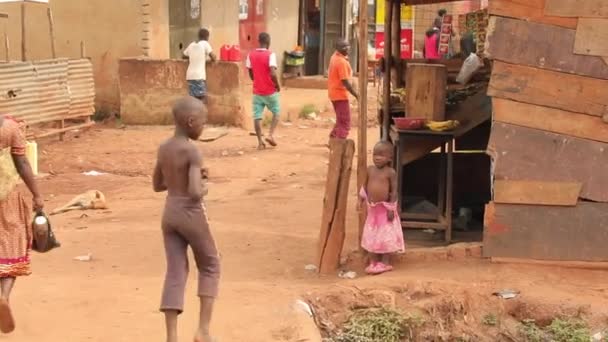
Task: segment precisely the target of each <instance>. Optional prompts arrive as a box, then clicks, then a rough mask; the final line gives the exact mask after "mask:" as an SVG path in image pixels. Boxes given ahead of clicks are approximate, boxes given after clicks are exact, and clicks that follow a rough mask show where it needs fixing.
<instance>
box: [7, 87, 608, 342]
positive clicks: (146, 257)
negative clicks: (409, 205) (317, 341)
mask: <svg viewBox="0 0 608 342" xmlns="http://www.w3.org/2000/svg"><path fill="white" fill-rule="evenodd" d="M301 94H302V93H301V92H300V91H299V90H297V91H296V90H287V91H286V92H285V95H284V100H283V101H284V102H286V103H288V104H289V105H290V106H291V108H290V109H288V110H296V109H297V108H298V106H299V105H301V104H303V102H301V100H298V99H299V98H300V97H301ZM314 94H315V93H312V92H311V93H308V95H307V96H309V97H315V96H319V97H321V98H323V96H324V92H322V91H319V92H317V93H316V94H317V95H314ZM314 124H315V125H313V124H311V122H301V123H294V124H293V125H291V126H281V127H280V130H279V133H278V134H279V142H280V144H281V145H280V146H279V147H278V148H277V149H275V150H268V151H263V152H258V151H256V150H255V149H254V147H255V139H254V138H253V137H250V136H249V134H248V132H247V131H244V130H238V129H231V130H230V134H229V135H228V136H226V137H224V138H221V139H220V140H218V141H216V142H211V143H199V146H200V148H201V151H202V152H203V153H204V156H205V160H206V163H207V165H208V166H209V168H210V172H211V177H210V182H211V185H210V195H209V197H208V199H207V203H208V209H209V215H210V219H211V221H210V224H211V228H212V230H213V233H214V234H215V237H216V240H217V243H218V245H219V248H220V252H221V255H222V268H223V269H222V272H223V273H222V282H221V297H220V298H219V300H218V302H217V310H216V314H215V318H214V321H213V333H214V334H215V335H216V336H217V337H218V338H219V340H220V341H222V342H224V341H230V342H232V341H234V342H241V341H247V342H257V341H259V342H268V341H297V340H298V339H299V338H300V337H299V336H298V334H297V327H296V326H294V324H296V323H295V321H294V320H293V319H292V315H291V314H290V312H291V311H290V306H291V303H293V301H294V300H295V299H297V298H302V297H303V296H311V295H312V293H316V294H318V293H325V292H327V291H330V292H331V291H335V290H336V289H342V290H344V287H345V286H346V287H352V286H357V287H359V288H373V287H396V286H397V287H399V286H417V285H416V284H425V283H430V284H432V286H433V287H434V288H441V289H442V290H441V291H442V293H446V294H450V295H451V296H462V293H463V288H466V289H468V291H472V292H474V293H476V294H477V295H480V296H488V297H489V296H491V292H492V291H494V290H498V289H502V288H516V289H518V290H520V291H521V292H522V298H531V299H532V298H533V299H534V301H535V302H542V303H546V304H547V305H562V304H563V305H568V306H580V307H586V308H588V310H591V311H592V312H594V313H596V314H598V315H599V314H606V310H608V289H607V288H608V286H607V283H608V280H607V279H608V272H603V271H583V270H566V269H557V268H541V267H526V266H509V265H494V264H490V263H489V262H486V261H483V260H463V261H435V262H428V261H412V262H405V263H402V264H400V265H398V267H397V270H396V271H395V272H393V273H392V274H388V275H385V276H380V277H375V278H369V277H360V278H358V279H355V280H342V279H339V278H337V277H322V278H320V277H318V276H317V275H315V274H312V273H309V272H307V271H305V270H304V266H305V265H307V264H310V263H313V261H314V256H315V254H316V250H315V248H316V242H317V241H316V240H317V235H318V230H319V228H320V222H321V207H322V197H323V188H324V178H325V172H326V167H327V166H326V161H327V156H328V152H327V149H326V148H325V147H324V144H325V143H326V142H327V134H328V130H329V128H328V125H329V123H327V122H326V123H323V122H322V121H321V122H314ZM301 125H306V126H308V128H299V126H301ZM313 126H321V127H313ZM376 131H377V130H375V129H370V131H369V132H370V136H371V137H370V140H371V141H373V140H374V137H376V136H377V133H375V132H376ZM372 132H374V133H372ZM170 134H171V129H170V128H167V127H147V128H140V127H131V128H127V129H114V128H94V129H92V130H89V131H87V132H82V133H78V134H77V135H74V134H70V135H69V136H68V137H66V141H64V142H61V143H60V142H49V143H46V144H43V145H42V146H41V147H40V148H39V149H40V158H41V161H40V169H41V171H42V172H52V173H53V175H52V176H49V177H47V178H44V179H43V180H41V187H42V189H43V191H44V194H45V198H46V199H47V200H48V201H47V206H48V209H53V208H55V207H56V206H58V205H60V204H63V203H64V202H65V201H67V200H69V199H70V198H71V197H72V196H74V195H77V194H79V193H82V192H85V191H87V190H92V189H97V190H101V191H102V192H104V194H105V195H106V198H107V200H108V204H109V207H110V209H109V210H104V211H87V212H72V213H67V214H63V215H58V216H55V217H52V223H53V224H54V228H55V230H56V234H57V236H58V238H59V239H60V240H61V242H62V244H63V246H62V247H61V248H60V249H57V250H54V251H52V252H51V253H49V254H46V255H40V254H35V255H34V256H33V268H34V273H33V275H32V276H30V277H27V278H22V279H19V280H18V282H17V285H16V289H15V292H14V297H13V299H12V303H13V306H14V314H15V316H16V320H17V330H16V332H15V333H14V334H12V335H10V336H0V341H19V342H29V341H44V342H65V341H75V342H81V341H82V342H84V341H99V342H102V341H103V342H107V341H112V342H121V341H125V342H126V341H128V342H139V341H142V342H144V341H161V340H163V334H164V330H163V328H164V325H163V318H162V315H161V314H159V312H158V310H157V308H158V302H159V298H160V290H161V286H162V279H163V274H164V268H165V261H164V254H163V248H162V242H161V235H160V229H159V220H160V215H161V210H162V206H163V195H159V194H154V193H153V192H152V190H151V184H150V179H151V177H150V175H151V171H152V166H153V162H154V156H155V150H156V148H157V146H158V144H159V143H160V142H161V141H162V140H163V139H164V138H166V137H168V136H169V135H170ZM89 170H97V171H103V172H107V173H109V174H107V175H103V176H98V177H91V176H84V175H82V174H81V173H82V172H83V171H89ZM354 178H355V177H352V179H353V180H354ZM350 191H351V192H352V197H351V199H350V200H351V204H350V206H349V215H348V219H347V227H348V230H349V234H348V239H347V244H346V249H347V250H351V249H353V248H355V247H356V246H355V245H354V235H353V233H354V232H355V231H356V228H355V227H356V213H355V211H354V205H353V203H354V200H355V198H356V197H355V193H356V192H355V189H354V185H351V189H350ZM83 214H86V216H85V215H83ZM89 252H90V253H92V255H93V261H91V262H88V263H87V262H78V261H74V260H73V258H74V257H76V256H79V255H83V254H87V253H89ZM192 268H193V267H192ZM358 271H360V270H358ZM192 273H194V272H192ZM190 279H191V280H190V283H189V286H188V293H187V301H186V302H187V306H186V311H185V313H184V314H183V315H182V319H181V334H182V336H183V338H184V341H190V340H191V335H192V333H193V332H194V328H195V324H196V317H197V310H198V308H197V306H198V301H197V300H196V298H195V295H194V289H195V277H194V274H192V275H191V277H190ZM412 284H413V285H412ZM347 292H348V291H347ZM290 329H291V330H290ZM284 331H296V333H293V334H288V335H285V334H283V333H282V332H284Z"/></svg>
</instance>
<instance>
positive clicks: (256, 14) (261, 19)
mask: <svg viewBox="0 0 608 342" xmlns="http://www.w3.org/2000/svg"><path fill="white" fill-rule="evenodd" d="M264 31H266V2H265V1H264V0H239V45H240V48H241V56H242V60H243V61H244V60H245V58H247V55H248V54H249V52H250V51H251V50H254V49H256V48H257V47H258V35H259V34H260V33H262V32H264Z"/></svg>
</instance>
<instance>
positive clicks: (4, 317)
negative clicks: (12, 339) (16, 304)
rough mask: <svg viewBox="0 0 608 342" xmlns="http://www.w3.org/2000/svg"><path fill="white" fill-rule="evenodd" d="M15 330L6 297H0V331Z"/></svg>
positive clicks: (6, 332) (7, 332)
mask: <svg viewBox="0 0 608 342" xmlns="http://www.w3.org/2000/svg"><path fill="white" fill-rule="evenodd" d="M14 330H15V320H14V318H13V313H12V311H11V307H10V306H9V305H8V301H7V300H6V299H0V331H1V332H3V333H5V334H9V333H12V332H13V331H14Z"/></svg>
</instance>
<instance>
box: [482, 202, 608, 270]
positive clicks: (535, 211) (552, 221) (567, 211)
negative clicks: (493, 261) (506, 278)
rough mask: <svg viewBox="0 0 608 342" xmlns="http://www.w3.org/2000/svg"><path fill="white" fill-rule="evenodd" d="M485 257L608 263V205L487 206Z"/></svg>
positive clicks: (585, 203)
mask: <svg viewBox="0 0 608 342" xmlns="http://www.w3.org/2000/svg"><path fill="white" fill-rule="evenodd" d="M485 221H486V222H485V228H484V242H483V252H484V256H485V257H502V258H527V259H537V260H556V261H595V262H598V261H608V248H606V241H608V203H592V202H579V203H578V205H577V206H575V207H553V206H535V205H520V204H494V203H491V204H489V205H488V206H487V207H486V220H485Z"/></svg>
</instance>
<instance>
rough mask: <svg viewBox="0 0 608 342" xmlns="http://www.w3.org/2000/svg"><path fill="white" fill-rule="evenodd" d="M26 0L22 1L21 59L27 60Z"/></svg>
mask: <svg viewBox="0 0 608 342" xmlns="http://www.w3.org/2000/svg"><path fill="white" fill-rule="evenodd" d="M25 33H26V32H25V1H24V2H22V3H21V60H22V61H24V62H25V61H27V51H26V45H25Z"/></svg>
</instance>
